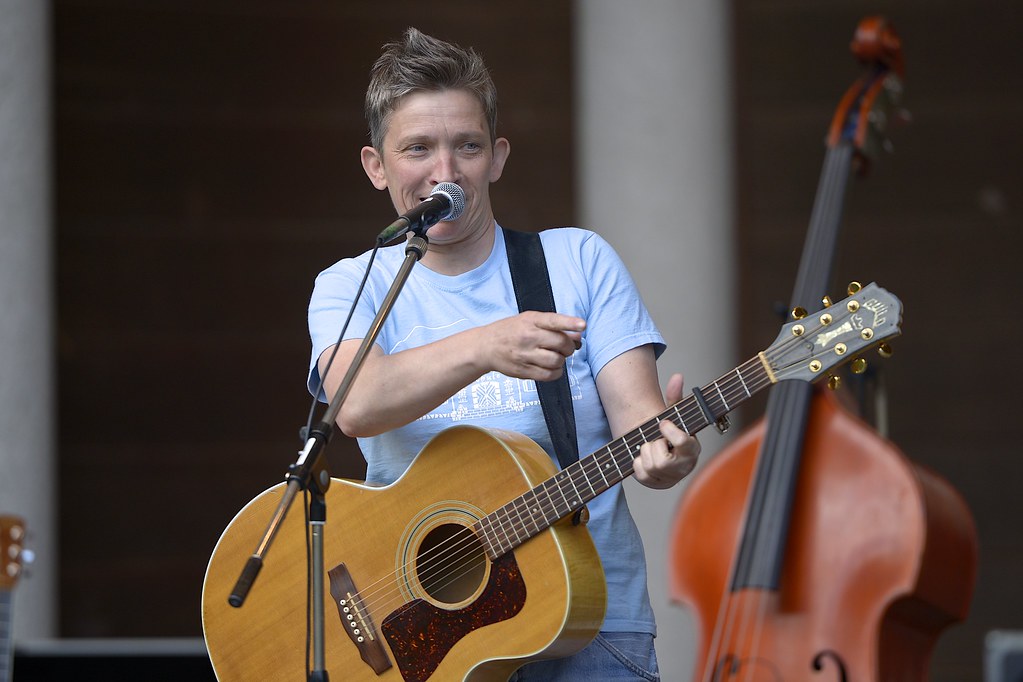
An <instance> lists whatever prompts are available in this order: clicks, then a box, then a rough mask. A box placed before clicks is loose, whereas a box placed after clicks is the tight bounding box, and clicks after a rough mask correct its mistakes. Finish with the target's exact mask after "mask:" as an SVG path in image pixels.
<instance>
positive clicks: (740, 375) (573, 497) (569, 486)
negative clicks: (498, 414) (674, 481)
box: [474, 354, 773, 560]
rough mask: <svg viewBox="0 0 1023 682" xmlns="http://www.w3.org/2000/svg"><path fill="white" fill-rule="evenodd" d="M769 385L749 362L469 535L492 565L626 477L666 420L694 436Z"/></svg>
mask: <svg viewBox="0 0 1023 682" xmlns="http://www.w3.org/2000/svg"><path fill="white" fill-rule="evenodd" d="M772 382H773V378H772V377H771V376H770V375H769V373H768V370H767V369H766V364H765V360H764V359H763V357H762V354H761V355H758V356H757V357H755V358H751V359H750V360H747V361H746V362H745V363H743V364H742V365H739V366H738V367H737V368H735V369H733V370H732V371H730V372H728V373H727V374H725V375H723V376H721V377H719V378H718V379H717V380H715V381H713V382H711V383H709V384H707V385H706V386H704V387H703V388H702V389H700V390H699V393H700V394H701V395H702V397H703V405H701V404H700V401H699V400H697V398H696V396H695V395H690V396H689V397H688V398H685V399H683V400H681V401H679V402H677V403H675V404H674V405H672V406H671V407H669V408H668V409H666V410H665V411H664V412H662V413H661V414H659V415H657V416H656V417H654V418H653V419H650V420H649V421H646V422H644V423H643V424H641V425H640V426H639V427H637V428H635V429H633V430H632V431H630V432H629V433H627V434H625V435H624V436H622V437H621V438H619V439H618V440H615V441H612V442H610V443H608V444H607V445H605V446H604V447H602V448H601V449H600V450H597V451H596V452H594V453H592V454H590V455H588V456H586V457H584V458H581V459H580V460H579V461H578V462H575V463H573V464H571V465H570V466H568V467H566V468H564V469H562V470H561V471H559V472H558V473H557V474H556V475H555V476H553V477H551V478H549V479H547V480H546V481H544V482H543V483H541V484H540V485H538V486H536V487H535V488H533V489H532V490H529V491H528V492H526V493H523V494H522V495H520V496H519V497H517V498H515V499H514V500H512V501H511V502H509V503H507V504H506V505H504V506H503V507H500V508H499V509H496V510H495V511H493V512H491V513H490V514H488V515H486V516H484V517H483V518H482V519H480V520H479V521H478V522H477V523H476V524H475V526H474V530H475V531H476V533H477V535H478V536H479V537H480V538H481V539H482V541H483V544H484V547H485V548H486V551H487V555H488V556H489V557H490V559H491V560H494V559H497V558H498V557H500V556H502V555H503V554H505V553H507V552H509V551H511V550H512V549H514V548H516V547H518V546H519V545H521V544H522V543H523V542H525V541H526V540H528V539H529V538H531V537H533V536H534V535H537V534H538V533H540V532H541V531H543V530H545V529H547V528H548V527H550V526H551V525H552V524H554V523H556V522H557V521H559V520H561V519H563V518H565V517H566V516H569V515H571V514H573V513H575V512H576V511H577V510H579V509H580V508H582V506H583V505H585V504H586V503H587V502H589V501H590V500H592V499H593V498H595V497H596V496H597V495H599V494H601V493H602V492H604V491H606V490H608V489H609V488H611V486H613V485H615V484H617V483H620V482H622V481H623V480H625V479H626V478H628V477H629V476H631V475H632V473H633V460H634V459H635V457H636V455H638V454H639V449H640V447H641V446H642V445H643V444H644V443H646V442H648V441H651V440H657V439H658V438H660V437H661V432H660V428H659V426H658V424H660V422H662V421H664V420H666V419H667V420H669V421H671V422H672V423H674V424H675V425H676V426H678V427H679V428H681V429H682V430H683V431H685V432H686V433H688V434H690V435H692V434H695V433H697V432H699V431H701V430H702V429H704V428H706V427H707V426H709V425H710V424H713V423H715V422H716V421H717V420H719V419H721V418H722V417H723V416H724V415H726V414H727V413H728V412H731V411H732V410H734V409H735V408H736V407H738V406H739V405H741V404H742V403H744V402H745V401H746V400H748V399H749V398H750V397H752V396H753V395H754V394H755V393H757V392H758V391H760V390H761V389H763V388H765V387H766V386H768V385H770V384H771V383H772ZM705 408H706V409H705Z"/></svg>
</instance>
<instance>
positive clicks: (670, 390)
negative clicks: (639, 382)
mask: <svg viewBox="0 0 1023 682" xmlns="http://www.w3.org/2000/svg"><path fill="white" fill-rule="evenodd" d="M682 386H683V380H682V375H681V374H675V375H673V376H672V377H671V379H669V380H668V386H667V389H666V390H665V399H666V400H667V404H668V405H674V404H675V403H677V402H678V401H679V400H681V399H682ZM658 426H659V427H660V430H661V435H662V436H664V438H658V439H657V440H654V441H650V442H648V443H644V444H643V446H642V447H641V448H640V449H639V455H638V456H637V457H636V459H635V461H634V462H633V471H634V475H635V477H636V480H637V481H639V482H640V483H642V484H643V485H645V486H646V487H648V488H657V489H664V488H670V487H672V486H673V485H675V484H676V483H678V482H679V481H681V480H682V479H683V478H685V477H686V476H687V475H689V473H690V472H692V470H693V469H694V468H696V462H697V460H698V459H699V457H700V441H698V440H696V437H695V436H690V435H689V434H687V433H686V432H685V431H683V430H682V429H680V428H679V427H677V426H675V424H673V423H671V422H670V421H668V420H664V421H662V422H661V423H660V424H659V425H658Z"/></svg>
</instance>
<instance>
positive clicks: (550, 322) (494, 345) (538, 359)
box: [483, 311, 586, 381]
mask: <svg viewBox="0 0 1023 682" xmlns="http://www.w3.org/2000/svg"><path fill="white" fill-rule="evenodd" d="M485 329H486V332H487V343H486V344H484V346H483V350H484V351H485V352H486V353H487V354H488V356H487V357H488V359H489V361H488V362H486V364H487V365H489V366H491V367H492V368H493V369H495V370H497V371H498V372H501V373H502V374H505V375H507V376H510V377H516V378H518V379H533V380H534V381H551V380H553V379H557V378H558V377H560V376H561V372H562V370H563V369H564V366H565V359H566V358H568V357H570V356H571V355H572V353H574V352H575V351H577V350H578V349H579V348H581V347H582V333H583V331H584V330H585V329H586V321H585V320H583V319H582V318H579V317H573V316H571V315H562V314H560V313H541V312H536V311H526V312H524V313H519V314H518V315H514V316H512V317H507V318H504V319H502V320H498V321H497V322H493V323H491V324H489V325H487V326H486V328H485Z"/></svg>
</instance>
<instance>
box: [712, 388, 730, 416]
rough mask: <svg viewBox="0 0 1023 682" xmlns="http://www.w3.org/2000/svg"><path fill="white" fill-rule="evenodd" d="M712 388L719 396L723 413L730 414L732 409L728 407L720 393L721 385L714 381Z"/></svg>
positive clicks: (723, 395)
mask: <svg viewBox="0 0 1023 682" xmlns="http://www.w3.org/2000/svg"><path fill="white" fill-rule="evenodd" d="M714 388H716V389H717V390H718V395H719V396H721V404H722V405H724V406H725V412H731V411H732V408H730V407H729V406H728V401H727V400H725V394H724V393H722V392H721V384H720V383H718V382H717V381H715V382H714Z"/></svg>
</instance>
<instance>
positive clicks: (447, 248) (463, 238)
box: [420, 215, 497, 276]
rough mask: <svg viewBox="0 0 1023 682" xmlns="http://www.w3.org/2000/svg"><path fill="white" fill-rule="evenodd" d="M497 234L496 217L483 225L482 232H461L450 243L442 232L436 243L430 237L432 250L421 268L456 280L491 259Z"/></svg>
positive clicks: (481, 223)
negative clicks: (457, 276)
mask: <svg viewBox="0 0 1023 682" xmlns="http://www.w3.org/2000/svg"><path fill="white" fill-rule="evenodd" d="M432 232H433V230H431V233H432ZM496 232H497V223H496V222H495V220H494V217H493V215H490V216H489V217H488V218H487V219H486V220H485V221H481V222H480V227H479V228H477V229H471V230H467V231H462V232H461V233H460V234H459V235H458V236H457V237H454V238H451V239H445V237H444V233H443V232H440V233H438V237H437V238H436V239H434V237H433V234H431V233H428V238H429V239H430V247H429V248H428V249H427V251H426V255H425V256H423V259H422V261H420V264H421V265H423V266H425V267H428V268H430V269H431V270H433V271H434V272H436V273H439V274H441V275H448V276H455V275H461V274H464V273H466V272H469V271H470V270H473V269H475V268H478V267H479V266H480V265H482V264H483V263H484V262H486V260H487V258H489V257H490V253H491V252H492V251H493V249H494V238H495V234H496Z"/></svg>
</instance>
